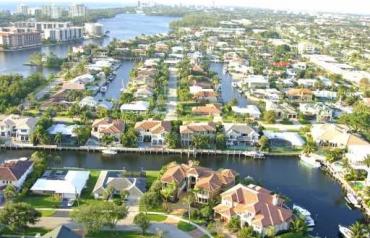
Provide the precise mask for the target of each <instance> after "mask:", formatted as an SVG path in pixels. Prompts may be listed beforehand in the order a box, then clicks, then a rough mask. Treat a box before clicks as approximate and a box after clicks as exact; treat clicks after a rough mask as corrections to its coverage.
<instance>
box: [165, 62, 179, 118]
mask: <svg viewBox="0 0 370 238" xmlns="http://www.w3.org/2000/svg"><path fill="white" fill-rule="evenodd" d="M169 70H170V78H169V80H168V97H167V103H166V104H167V110H166V118H165V120H167V121H174V120H176V119H177V115H176V106H177V75H176V68H173V67H170V68H169Z"/></svg>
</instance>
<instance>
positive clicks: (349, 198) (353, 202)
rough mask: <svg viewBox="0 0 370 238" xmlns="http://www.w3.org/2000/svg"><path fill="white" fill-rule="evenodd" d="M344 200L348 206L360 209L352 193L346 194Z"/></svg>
mask: <svg viewBox="0 0 370 238" xmlns="http://www.w3.org/2000/svg"><path fill="white" fill-rule="evenodd" d="M345 199H346V201H347V202H348V203H349V204H350V205H353V206H354V207H357V208H361V204H360V203H359V201H358V199H357V198H356V196H355V195H354V194H353V193H347V196H346V197H345Z"/></svg>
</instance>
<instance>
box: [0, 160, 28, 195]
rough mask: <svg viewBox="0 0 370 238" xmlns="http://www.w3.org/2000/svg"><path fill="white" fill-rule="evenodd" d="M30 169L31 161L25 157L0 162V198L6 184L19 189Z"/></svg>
mask: <svg viewBox="0 0 370 238" xmlns="http://www.w3.org/2000/svg"><path fill="white" fill-rule="evenodd" d="M32 170H33V162H32V161H31V160H27V158H20V159H14V160H6V161H4V162H3V163H2V164H0V198H1V196H2V191H3V189H4V188H6V186H7V185H10V184H11V185H13V186H14V187H16V188H17V189H20V188H21V187H22V185H23V183H24V181H26V178H27V176H28V175H29V174H30V173H31V172H32ZM0 201H1V199H0Z"/></svg>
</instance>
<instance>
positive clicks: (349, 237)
mask: <svg viewBox="0 0 370 238" xmlns="http://www.w3.org/2000/svg"><path fill="white" fill-rule="evenodd" d="M338 228H339V232H340V234H342V235H343V237H344V238H352V231H351V230H350V229H349V228H347V227H345V226H342V225H338Z"/></svg>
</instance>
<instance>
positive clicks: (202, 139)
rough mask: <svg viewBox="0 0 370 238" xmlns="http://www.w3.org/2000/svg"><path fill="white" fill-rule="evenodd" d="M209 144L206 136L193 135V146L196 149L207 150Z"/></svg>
mask: <svg viewBox="0 0 370 238" xmlns="http://www.w3.org/2000/svg"><path fill="white" fill-rule="evenodd" d="M209 144H210V138H209V136H206V135H194V136H193V146H194V147H195V148H196V149H207V148H208V147H209Z"/></svg>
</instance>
